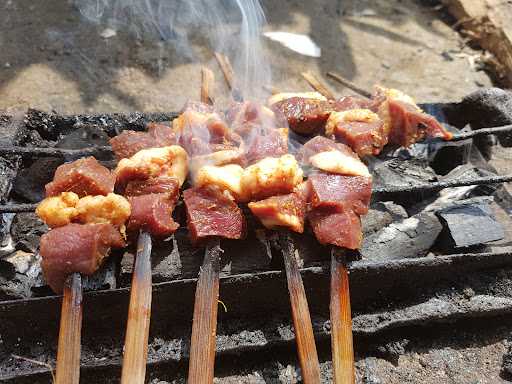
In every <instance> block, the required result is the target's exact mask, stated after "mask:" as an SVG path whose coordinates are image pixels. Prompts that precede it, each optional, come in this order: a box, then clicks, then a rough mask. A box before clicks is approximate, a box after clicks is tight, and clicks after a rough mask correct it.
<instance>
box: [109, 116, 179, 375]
mask: <svg viewBox="0 0 512 384" xmlns="http://www.w3.org/2000/svg"><path fill="white" fill-rule="evenodd" d="M134 137H135V138H136V139H137V144H138V146H137V145H136V146H134V145H132V141H133V139H134ZM175 141H176V140H175V137H174V134H173V132H172V130H171V128H170V127H165V126H161V127H159V126H155V125H150V126H149V129H148V132H146V133H143V132H133V131H124V132H123V133H122V134H121V135H118V136H116V137H114V138H112V139H111V144H112V147H113V149H114V152H115V154H116V157H117V158H118V159H120V161H119V163H118V165H117V168H116V170H115V175H116V188H117V189H118V190H119V191H122V192H123V193H124V195H125V196H127V198H128V201H129V202H130V204H131V209H132V212H131V216H130V219H129V221H128V223H127V230H128V231H129V232H130V233H131V234H135V233H139V239H138V246H137V254H136V259H135V263H134V270H133V275H132V288H131V294H130V305H129V311H128V321H127V330H126V338H125V348H124V356H123V369H122V375H121V382H122V383H134V384H136V383H143V382H144V381H145V373H146V360H147V352H148V350H147V348H148V338H149V324H150V317H151V296H152V285H151V282H152V276H151V246H152V237H157V238H165V237H167V236H169V235H171V234H173V233H174V231H175V230H176V229H177V228H178V224H176V223H175V222H174V220H173V219H172V212H173V210H174V206H175V204H176V201H177V200H178V195H179V188H180V186H181V185H182V184H183V182H184V181H185V177H186V175H187V172H188V164H187V161H188V157H187V154H186V152H185V150H184V149H183V148H182V147H180V146H179V145H176V144H173V143H174V142H175ZM169 144H171V145H169ZM148 146H150V147H149V148H147V147H148ZM139 148H143V149H140V150H138V149H139ZM135 150H138V151H137V152H136V153H134V154H132V153H133V152H134V151H135ZM130 155H131V156H130Z"/></svg>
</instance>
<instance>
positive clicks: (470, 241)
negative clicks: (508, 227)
mask: <svg viewBox="0 0 512 384" xmlns="http://www.w3.org/2000/svg"><path fill="white" fill-rule="evenodd" d="M437 215H438V216H439V218H440V220H441V223H442V224H443V232H442V235H441V237H440V244H441V245H443V246H444V248H448V249H450V248H453V249H454V250H458V249H460V248H468V247H475V246H480V245H482V244H485V243H488V242H491V241H496V240H501V239H503V238H504V237H505V233H504V231H503V227H502V226H501V224H500V223H499V222H498V221H496V219H495V218H494V215H493V214H492V211H491V208H490V206H489V205H488V204H457V205H454V206H452V207H448V208H445V209H443V210H441V211H439V212H438V213H437Z"/></svg>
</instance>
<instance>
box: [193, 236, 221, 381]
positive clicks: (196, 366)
mask: <svg viewBox="0 0 512 384" xmlns="http://www.w3.org/2000/svg"><path fill="white" fill-rule="evenodd" d="M221 252H222V249H221V248H220V240H219V239H214V240H211V241H210V243H209V244H208V245H207V247H206V250H205V256H204V261H203V265H202V266H201V270H200V272H199V279H198V281H197V288H196V297H195V303H194V318H193V323H192V338H191V342H190V362H189V368H188V383H190V384H210V383H213V375H214V366H215V344H216V335H217V310H218V301H219V273H220V262H219V260H220V254H221Z"/></svg>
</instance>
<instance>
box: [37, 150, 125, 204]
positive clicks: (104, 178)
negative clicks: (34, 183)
mask: <svg viewBox="0 0 512 384" xmlns="http://www.w3.org/2000/svg"><path fill="white" fill-rule="evenodd" d="M114 183H115V176H114V175H113V174H112V172H110V170H109V169H107V168H105V167H104V166H103V165H101V164H100V163H99V162H98V160H96V159H95V158H94V157H92V156H90V157H85V158H82V159H79V160H76V161H73V162H71V163H66V164H62V165H61V166H59V167H58V168H57V170H56V171H55V176H54V178H53V181H52V182H50V183H48V184H46V187H45V188H46V196H57V195H59V194H60V193H61V192H74V193H76V194H77V195H78V196H79V197H84V196H87V195H107V194H109V193H111V192H113V191H114Z"/></svg>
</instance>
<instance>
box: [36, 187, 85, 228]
mask: <svg viewBox="0 0 512 384" xmlns="http://www.w3.org/2000/svg"><path fill="white" fill-rule="evenodd" d="M78 201H79V197H78V195H77V194H76V193H74V192H62V193H61V194H60V195H58V196H52V197H47V198H46V199H44V200H43V201H41V203H39V205H38V206H37V208H36V214H37V216H39V218H40V219H41V220H43V221H44V222H45V223H46V225H48V226H49V227H50V228H56V227H62V226H64V225H67V224H69V223H71V221H72V220H73V219H75V217H76V216H77V215H78V211H77V210H76V208H75V207H76V205H77V204H78Z"/></svg>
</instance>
